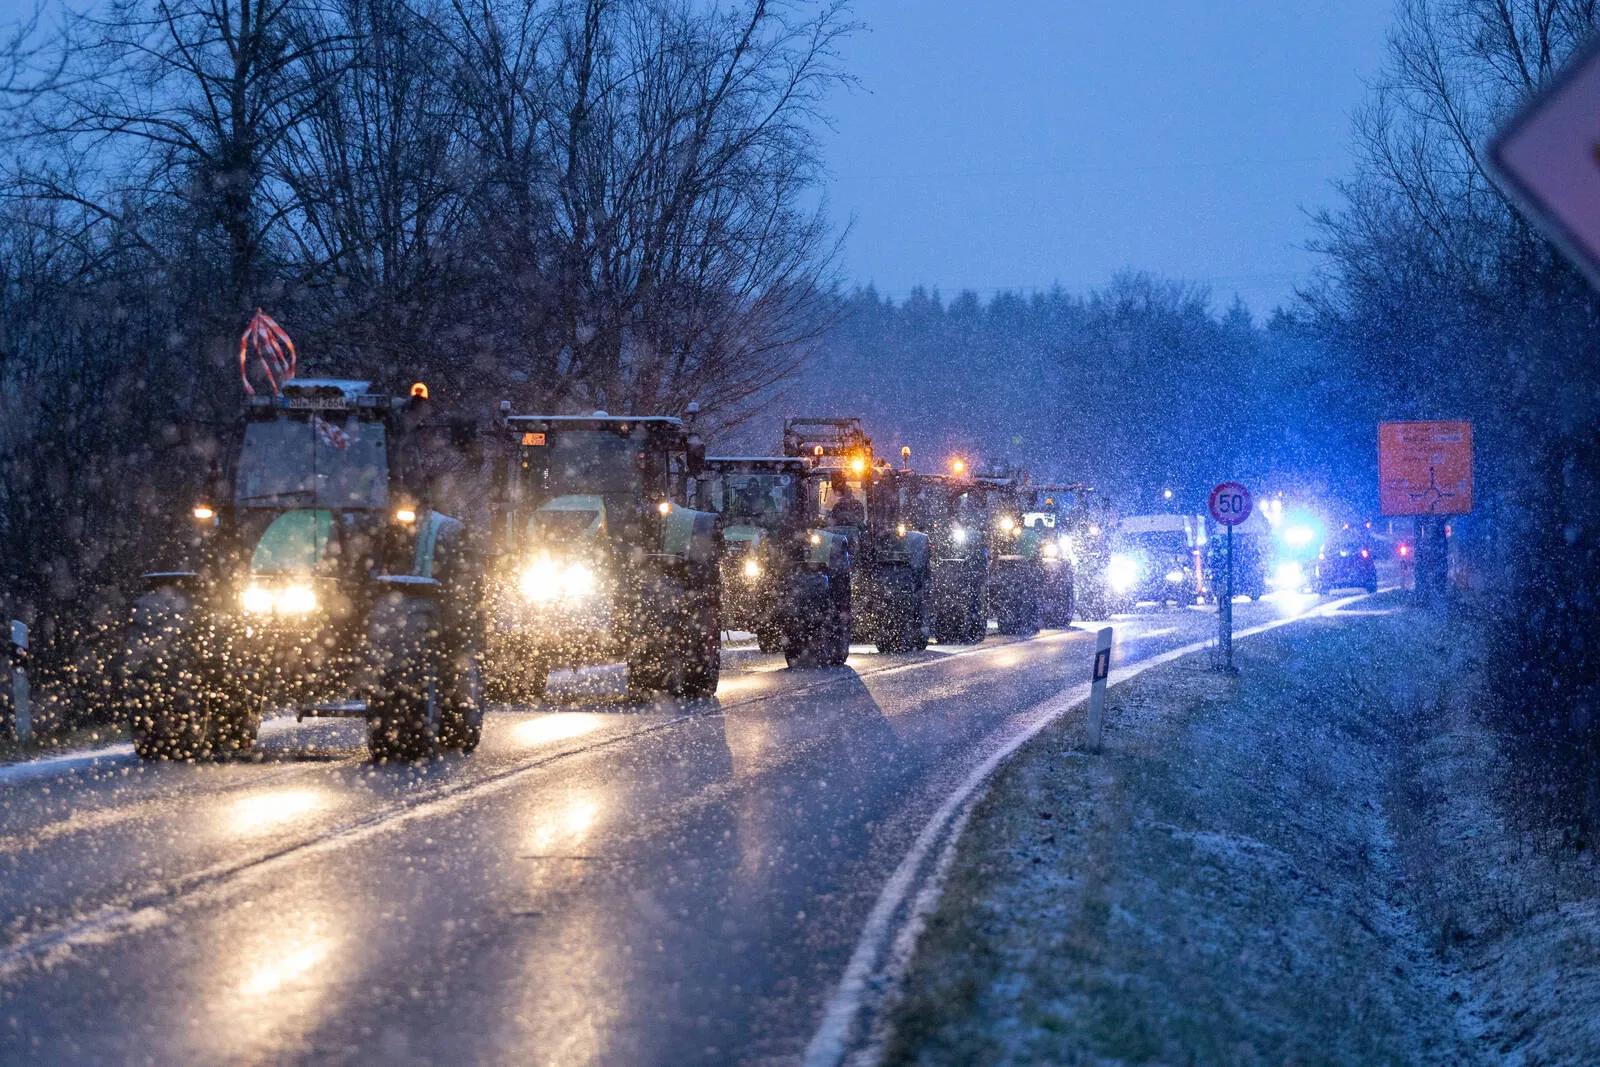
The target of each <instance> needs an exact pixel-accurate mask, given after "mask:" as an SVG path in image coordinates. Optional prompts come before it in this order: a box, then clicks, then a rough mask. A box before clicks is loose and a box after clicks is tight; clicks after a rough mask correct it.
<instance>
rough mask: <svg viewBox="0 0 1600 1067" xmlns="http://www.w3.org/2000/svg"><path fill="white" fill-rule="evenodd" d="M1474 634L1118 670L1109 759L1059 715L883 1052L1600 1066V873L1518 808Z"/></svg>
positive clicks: (1304, 632)
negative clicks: (1489, 725)
mask: <svg viewBox="0 0 1600 1067" xmlns="http://www.w3.org/2000/svg"><path fill="white" fill-rule="evenodd" d="M1375 606H1377V605H1375ZM1470 646H1471V642H1470V641H1465V640H1463V639H1462V636H1461V635H1460V634H1458V633H1450V632H1445V631H1442V630H1441V629H1440V624H1439V623H1438V622H1437V621H1436V620H1433V619H1432V618H1431V617H1427V616H1420V615H1415V614H1413V613H1409V612H1403V613H1398V614H1393V615H1377V614H1370V615H1369V614H1363V615H1359V616H1351V617H1346V618H1340V619H1337V620H1328V621H1317V622H1311V623H1305V624H1301V625H1299V626H1296V627H1291V628H1288V629H1285V630H1282V631H1279V632H1276V633H1273V634H1270V635H1264V636H1263V637H1260V638H1257V639H1255V640H1254V641H1252V642H1249V643H1248V644H1246V645H1242V646H1241V647H1240V652H1239V656H1240V662H1241V666H1242V668H1243V670H1242V674H1241V676H1240V677H1239V678H1238V679H1237V680H1229V679H1226V678H1224V677H1221V676H1218V675H1215V674H1212V673H1210V672H1207V671H1204V670H1202V669H1199V664H1197V663H1196V661H1195V659H1191V660H1186V661H1179V662H1177V663H1174V664H1171V665H1169V666H1167V667H1164V668H1161V669H1158V670H1155V671H1152V672H1150V673H1148V674H1146V675H1144V676H1142V677H1141V678H1138V679H1135V680H1133V681H1131V682H1130V683H1128V684H1127V685H1126V686H1125V687H1123V688H1121V689H1120V690H1113V694H1112V697H1111V712H1110V715H1109V718H1108V729H1107V738H1106V752H1105V754H1104V755H1099V756H1090V755H1086V754H1084V753H1082V752H1081V751H1079V750H1078V749H1077V747H1076V746H1077V743H1078V736H1077V734H1078V731H1079V730H1080V729H1081V725H1080V723H1078V722H1068V723H1063V724H1060V725H1058V726H1056V727H1052V728H1051V729H1050V730H1048V731H1047V732H1046V733H1045V734H1043V735H1041V737H1040V738H1039V739H1038V740H1036V741H1035V742H1034V743H1033V744H1031V745H1030V746H1029V747H1028V748H1027V749H1025V750H1024V751H1023V752H1022V753H1021V754H1019V757H1018V759H1017V760H1016V762H1015V763H1013V764H1012V765H1011V766H1010V767H1009V768H1007V769H1006V770H1004V771H1003V772H1002V773H1001V774H1000V776H999V777H998V779H997V781H996V783H995V787H994V790H993V792H992V793H991V794H990V796H989V797H988V798H987V799H986V800H985V801H984V802H983V804H982V805H981V806H980V807H979V809H978V810H977V812H976V813H975V814H974V817H973V820H972V824H971V827H970V829H969V831H968V836H967V838H966V840H965V841H964V842H963V844H962V846H961V850H960V854H959V856H958V858H957V860H956V863H955V866H954V869H953V870H952V872H951V875H950V881H949V883H948V886H947V889H946V895H945V898H944V900H943V902H942V904H941V906H940V908H939V909H938V911H937V912H936V913H935V914H934V916H933V917H932V919H931V921H930V922H929V924H928V927H927V931H926V933H925V935H924V937H923V940H922V942H921V945H920V947H919V950H918V954H917V957H916V960H915V962H914V964H913V967H912V971H911V974H910V975H909V977H908V980H907V984H906V988H905V990H904V993H903V996H902V998H901V1000H900V1003H899V1006H898V1009H897V1011H896V1013H895V1016H894V1037H893V1039H892V1042H891V1044H890V1047H889V1054H888V1058H889V1059H890V1060H891V1061H893V1062H923V1063H948V1062H984V1063H1032V1062H1050V1063H1134V1062H1161V1063H1186V1062H1200V1063H1283V1062H1317V1063H1324V1062H1335V1063H1366V1062H1405V1063H1472V1062H1497V1061H1500V1060H1502V1059H1510V1060H1513V1061H1521V1062H1530V1063H1532V1062H1538V1063H1545V1062H1573V1063H1583V1062H1596V1061H1600V904H1597V893H1596V889H1595V886H1596V885H1597V884H1600V881H1597V880H1596V879H1594V878H1593V877H1592V875H1593V873H1594V872H1593V871H1592V870H1591V865H1590V863H1589V861H1588V860H1587V858H1586V857H1585V856H1583V855H1578V854H1574V853H1571V852H1565V853H1561V852H1556V851H1549V850H1547V851H1546V853H1544V854H1543V855H1540V856H1532V855H1530V852H1529V849H1528V848H1527V847H1525V846H1524V845H1523V844H1521V843H1520V842H1519V836H1518V831H1517V830H1515V829H1513V828H1512V826H1513V825H1514V823H1515V820H1510V821H1508V820H1507V818H1506V817H1504V816H1503V815H1502V814H1501V811H1502V810H1503V807H1504V804H1505V802H1506V800H1507V798H1508V796H1509V795H1511V794H1510V792H1509V791H1508V790H1505V789H1502V788H1499V785H1500V783H1503V782H1504V774H1503V770H1504V768H1502V767H1500V766H1498V765H1497V763H1496V761H1495V758H1494V756H1493V753H1494V752H1495V750H1496V746H1495V745H1494V743H1493V739H1492V738H1490V737H1488V736H1486V735H1485V734H1484V733H1483V732H1482V730H1481V729H1480V728H1478V727H1477V726H1476V725H1475V723H1474V720H1473V714H1472V708H1473V706H1474V705H1473V697H1474V694H1475V690H1474V686H1475V684H1476V683H1475V675H1473V673H1472V671H1471V670H1470V669H1469V668H1470V662H1471V649H1470ZM1522 836H1524V837H1525V836H1526V835H1525V834H1523V835H1522Z"/></svg>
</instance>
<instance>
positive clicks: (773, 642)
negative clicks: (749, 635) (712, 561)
mask: <svg viewBox="0 0 1600 1067" xmlns="http://www.w3.org/2000/svg"><path fill="white" fill-rule="evenodd" d="M823 476H825V475H823ZM818 478H819V474H818V472H817V471H816V469H815V468H814V467H813V466H812V464H811V463H810V461H808V460H805V459H801V458H799V457H797V456H777V457H755V456H751V457H736V456H722V457H712V458H711V459H708V460H707V461H706V472H705V475H704V477H702V478H700V479H699V480H698V481H699V487H700V492H701V500H702V505H703V506H704V507H706V508H707V509H708V510H712V511H715V512H717V513H718V514H720V515H721V516H722V523H723V526H722V535H723V553H722V589H723V594H722V595H723V600H722V608H723V623H724V625H726V626H727V627H729V628H730V629H740V630H750V631H752V632H753V633H755V635H756V640H757V642H758V643H759V644H760V647H761V650H762V651H763V652H779V651H781V652H782V653H783V655H784V658H785V659H786V660H787V661H788V663H789V666H791V667H837V666H842V665H843V664H844V661H845V659H846V658H847V657H848V656H849V655H850V545H849V541H848V540H847V539H846V538H845V537H844V536H843V535H841V534H838V533H835V532H833V531H830V530H827V529H824V528H823V522H822V516H821V513H820V510H819V505H818V500H819V496H820V494H819V492H818V491H817V489H816V481H817V479H818Z"/></svg>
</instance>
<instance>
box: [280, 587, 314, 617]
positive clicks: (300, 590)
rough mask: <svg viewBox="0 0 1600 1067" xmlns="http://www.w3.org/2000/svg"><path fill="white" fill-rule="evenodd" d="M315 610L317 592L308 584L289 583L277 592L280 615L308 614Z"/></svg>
mask: <svg viewBox="0 0 1600 1067" xmlns="http://www.w3.org/2000/svg"><path fill="white" fill-rule="evenodd" d="M316 610H317V594H316V591H315V590H314V589H312V588H311V587H310V586H309V585H291V586H287V587H286V588H284V589H283V590H282V591H280V592H279V593H278V613H279V614H280V615H309V614H311V613H312V612H313V611H316Z"/></svg>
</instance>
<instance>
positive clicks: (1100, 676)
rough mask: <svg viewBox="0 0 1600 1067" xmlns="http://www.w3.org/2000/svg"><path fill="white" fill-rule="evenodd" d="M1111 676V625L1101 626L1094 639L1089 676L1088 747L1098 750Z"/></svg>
mask: <svg viewBox="0 0 1600 1067" xmlns="http://www.w3.org/2000/svg"><path fill="white" fill-rule="evenodd" d="M1110 676H1111V627H1109V626H1105V627H1102V628H1101V630H1100V632H1099V633H1098V634H1096V635H1095V639H1094V672H1093V673H1092V674H1091V675H1090V676H1089V749H1090V751H1092V752H1099V751H1100V733H1101V731H1102V730H1103V729H1104V727H1105V718H1106V679H1107V678H1109V677H1110Z"/></svg>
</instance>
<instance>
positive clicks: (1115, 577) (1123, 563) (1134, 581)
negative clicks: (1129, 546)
mask: <svg viewBox="0 0 1600 1067" xmlns="http://www.w3.org/2000/svg"><path fill="white" fill-rule="evenodd" d="M1106 584H1107V585H1109V586H1111V590H1112V592H1114V593H1126V592H1129V591H1130V590H1132V589H1133V587H1134V586H1136V585H1138V584H1139V561H1138V560H1136V559H1134V558H1133V557H1132V556H1125V555H1123V554H1122V553H1120V552H1119V553H1117V554H1116V555H1114V556H1112V557H1111V559H1110V560H1108V561H1107V562H1106Z"/></svg>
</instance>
